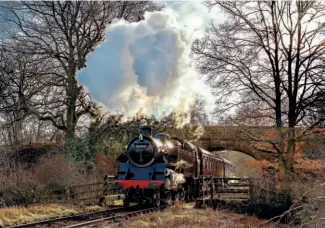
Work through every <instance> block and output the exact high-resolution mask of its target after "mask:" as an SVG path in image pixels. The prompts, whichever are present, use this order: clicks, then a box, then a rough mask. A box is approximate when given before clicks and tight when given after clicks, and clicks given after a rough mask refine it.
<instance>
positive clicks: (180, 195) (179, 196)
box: [177, 189, 185, 201]
mask: <svg viewBox="0 0 325 228" xmlns="http://www.w3.org/2000/svg"><path fill="white" fill-rule="evenodd" d="M177 199H178V200H179V201H184V200H185V191H184V190H183V189H181V190H180V191H179V192H178V193H177Z"/></svg>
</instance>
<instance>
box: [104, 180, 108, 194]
mask: <svg viewBox="0 0 325 228" xmlns="http://www.w3.org/2000/svg"><path fill="white" fill-rule="evenodd" d="M103 187H104V191H103V196H104V197H105V196H107V195H108V175H105V176H104V185H103Z"/></svg>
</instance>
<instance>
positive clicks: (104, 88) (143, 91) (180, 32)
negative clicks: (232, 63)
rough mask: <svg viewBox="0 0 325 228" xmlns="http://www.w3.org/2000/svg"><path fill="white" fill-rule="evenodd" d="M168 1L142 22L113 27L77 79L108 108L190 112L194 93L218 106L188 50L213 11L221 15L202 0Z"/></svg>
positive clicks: (130, 113)
mask: <svg viewBox="0 0 325 228" xmlns="http://www.w3.org/2000/svg"><path fill="white" fill-rule="evenodd" d="M165 3H166V6H167V7H166V8H165V9H164V10H163V11H161V12H153V13H146V14H145V20H143V21H140V22H137V23H128V22H126V21H123V20H121V21H118V22H116V23H115V24H113V25H111V26H110V27H108V29H107V31H106V40H105V42H103V43H102V44H101V45H99V47H97V48H96V49H95V51H94V52H93V53H91V54H89V56H87V67H86V68H84V69H82V70H81V71H80V72H79V73H78V79H79V81H80V82H81V83H82V84H83V85H85V86H86V87H87V88H88V90H89V92H90V94H91V96H92V98H93V99H94V100H96V101H98V102H100V103H101V104H102V106H104V108H105V109H106V110H109V111H119V112H124V113H125V114H126V115H127V116H133V115H135V114H136V113H142V114H149V115H150V114H154V115H158V116H159V115H161V114H162V113H163V112H165V113H166V112H167V113H168V112H170V111H173V110H177V111H179V112H186V111H187V110H188V107H189V106H190V105H191V103H192V102H193V100H194V97H195V94H201V95H203V96H205V97H206V99H207V102H208V105H207V111H208V112H209V111H212V110H213V103H214V98H213V97H212V95H211V90H210V88H209V87H208V86H207V85H205V84H204V83H203V82H202V81H201V80H199V77H198V76H199V75H198V74H197V72H196V71H195V69H194V66H193V63H192V61H191V59H190V57H189V54H190V48H191V45H192V42H193V40H194V39H195V38H200V37H202V36H203V35H204V30H205V28H206V27H207V26H208V24H209V21H210V18H211V15H213V16H212V17H213V18H214V19H218V17H220V16H219V15H218V13H215V12H212V14H211V13H209V11H208V9H207V8H206V7H205V6H204V5H202V4H201V3H200V2H195V1H190V2H170V1H167V2H165Z"/></svg>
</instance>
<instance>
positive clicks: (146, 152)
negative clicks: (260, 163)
mask: <svg viewBox="0 0 325 228" xmlns="http://www.w3.org/2000/svg"><path fill="white" fill-rule="evenodd" d="M118 162H119V165H118V173H117V175H116V179H115V181H114V182H115V185H116V186H117V187H118V188H120V190H121V192H120V194H121V197H122V198H123V203H124V206H125V207H127V206H129V204H130V203H131V202H136V203H138V204H142V203H144V202H148V203H152V204H154V205H155V206H159V205H160V203H161V201H162V200H167V199H171V200H175V199H176V198H179V199H181V200H184V199H191V198H193V197H196V196H197V195H198V189H197V184H196V180H197V179H198V178H199V177H200V176H215V177H232V176H233V168H234V167H233V165H232V164H231V162H229V161H227V160H225V159H223V158H222V157H219V156H216V155H215V154H213V153H211V152H209V151H206V150H204V149H202V148H200V147H197V146H195V145H193V144H191V143H190V142H188V141H186V140H184V139H180V138H177V137H170V136H169V135H168V134H163V133H158V134H155V135H153V134H152V129H151V127H150V126H144V127H141V128H140V134H139V136H137V137H135V138H133V139H132V140H131V141H130V142H129V143H128V145H127V148H126V151H125V152H124V153H122V154H121V155H120V156H119V157H118Z"/></svg>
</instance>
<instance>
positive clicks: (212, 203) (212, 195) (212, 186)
mask: <svg viewBox="0 0 325 228" xmlns="http://www.w3.org/2000/svg"><path fill="white" fill-rule="evenodd" d="M210 195H211V196H210V197H211V199H210V201H211V207H214V179H213V178H211V181H210Z"/></svg>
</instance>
